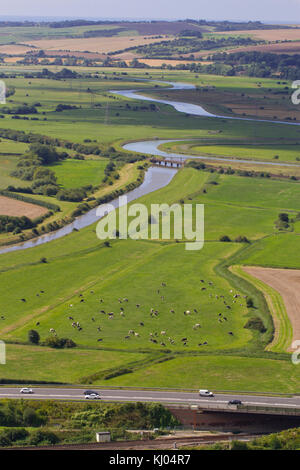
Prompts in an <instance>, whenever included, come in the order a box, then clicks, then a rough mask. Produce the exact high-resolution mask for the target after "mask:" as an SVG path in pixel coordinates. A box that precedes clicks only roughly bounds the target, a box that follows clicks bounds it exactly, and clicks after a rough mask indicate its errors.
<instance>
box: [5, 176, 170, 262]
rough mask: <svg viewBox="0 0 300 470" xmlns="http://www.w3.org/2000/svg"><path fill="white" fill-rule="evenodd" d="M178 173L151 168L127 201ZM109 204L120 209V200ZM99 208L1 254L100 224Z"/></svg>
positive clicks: (152, 189)
mask: <svg viewBox="0 0 300 470" xmlns="http://www.w3.org/2000/svg"><path fill="white" fill-rule="evenodd" d="M176 173H177V170H176V169H175V168H159V167H150V168H149V169H148V170H147V172H146V174H145V178H144V181H143V183H142V184H141V185H140V186H139V187H137V188H135V189H134V190H133V191H130V192H129V193H127V194H126V196H127V201H128V202H132V201H135V200H136V199H139V198H140V197H142V196H145V195H146V194H149V193H152V192H153V191H157V190H158V189H161V188H163V187H164V186H167V185H168V184H169V183H170V181H171V180H172V178H173V177H174V176H175V174H176ZM109 204H111V205H112V206H113V207H114V208H115V209H117V208H118V207H119V198H117V199H114V200H113V201H110V202H109ZM98 207H100V206H98ZM98 207H95V208H94V209H92V210H90V211H89V212H87V213H86V214H84V215H81V216H80V217H77V218H76V219H75V220H74V222H72V223H71V224H68V225H66V226H65V227H62V228H61V229H59V230H56V231H55V232H50V233H47V234H45V235H42V236H40V237H36V238H33V239H31V240H28V241H26V242H23V243H19V244H17V245H11V246H6V247H3V248H1V249H0V254H3V253H9V252H11V251H18V250H26V249H27V248H34V247H35V246H39V245H43V244H44V243H49V242H51V241H53V240H57V239H58V238H61V237H64V236H65V235H68V234H70V233H72V232H73V230H80V229H82V228H84V227H87V226H89V225H91V224H93V223H95V222H98V221H99V220H100V219H101V217H99V216H98V215H97V210H98Z"/></svg>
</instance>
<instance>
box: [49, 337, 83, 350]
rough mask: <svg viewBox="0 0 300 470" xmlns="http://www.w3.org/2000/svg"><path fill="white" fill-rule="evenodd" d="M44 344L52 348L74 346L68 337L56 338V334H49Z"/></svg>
mask: <svg viewBox="0 0 300 470" xmlns="http://www.w3.org/2000/svg"><path fill="white" fill-rule="evenodd" d="M44 345H45V346H49V347H50V348H54V349H63V348H75V347H76V343H74V341H73V340H72V339H69V338H58V337H57V336H49V338H47V339H46V340H45V342H44Z"/></svg>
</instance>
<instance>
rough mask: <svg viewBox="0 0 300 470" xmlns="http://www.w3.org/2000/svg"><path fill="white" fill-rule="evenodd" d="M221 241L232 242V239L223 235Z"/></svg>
mask: <svg viewBox="0 0 300 470" xmlns="http://www.w3.org/2000/svg"><path fill="white" fill-rule="evenodd" d="M219 240H220V242H231V239H230V237H228V235H222V236H221V237H220V239H219Z"/></svg>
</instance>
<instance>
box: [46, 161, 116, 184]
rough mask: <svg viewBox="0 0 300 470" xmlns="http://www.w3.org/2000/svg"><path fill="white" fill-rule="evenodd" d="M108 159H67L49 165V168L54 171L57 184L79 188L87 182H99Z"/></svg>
mask: <svg viewBox="0 0 300 470" xmlns="http://www.w3.org/2000/svg"><path fill="white" fill-rule="evenodd" d="M108 161H109V160H108V159H106V158H101V160H100V159H98V160H87V159H86V160H84V161H82V160H74V159H69V160H65V161H63V162H60V163H57V164H55V165H51V166H50V168H51V170H53V171H54V173H55V176H56V177H57V182H58V184H61V185H62V186H63V187H64V188H80V187H81V186H87V185H89V184H91V185H93V186H96V185H99V184H101V183H102V180H103V178H104V170H105V167H106V165H107V163H108Z"/></svg>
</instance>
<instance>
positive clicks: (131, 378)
mask: <svg viewBox="0 0 300 470" xmlns="http://www.w3.org/2000/svg"><path fill="white" fill-rule="evenodd" d="M6 67H7V66H1V70H3V71H5V70H8V69H7V68H6ZM49 69H51V70H52V71H55V72H56V71H58V68H55V67H49ZM25 70H27V71H32V68H30V67H27V68H21V67H15V68H14V67H12V68H11V69H10V71H11V72H14V73H16V74H17V78H10V79H8V80H7V82H8V85H11V86H15V87H16V93H15V94H14V95H13V96H12V97H11V102H9V104H8V105H9V106H17V105H19V104H22V103H24V102H26V103H28V104H30V105H32V104H34V103H36V102H39V103H40V104H41V106H39V107H38V111H39V114H37V115H36V117H37V118H38V120H37V121H32V120H28V121H27V120H22V119H19V120H12V119H11V117H10V116H9V115H6V116H5V118H4V119H2V120H1V127H3V128H9V129H16V130H23V131H25V132H35V133H39V134H43V135H48V136H51V137H59V138H63V139H68V140H70V141H71V142H78V143H83V142H84V140H86V139H91V140H92V141H94V140H96V141H97V143H98V144H99V146H100V147H101V148H104V149H105V150H107V148H108V147H109V146H110V145H113V146H114V147H115V148H116V149H117V150H120V148H121V144H122V143H123V142H125V141H130V140H139V139H154V138H155V137H158V138H170V139H171V138H176V139H178V140H180V139H185V138H187V139H190V142H191V139H194V138H195V139H197V141H196V146H197V147H196V151H199V152H202V148H203V149H206V150H207V149H209V151H211V152H213V154H216V155H224V156H226V155H227V156H228V155H230V156H232V155H233V156H235V155H237V156H242V157H243V158H251V157H252V159H253V164H254V163H255V159H257V158H259V159H266V160H271V159H272V158H273V156H275V155H278V156H279V161H282V162H287V161H292V162H295V161H296V158H297V152H298V147H299V143H298V141H299V129H298V128H297V126H286V125H281V124H274V123H254V122H251V123H250V122H247V121H235V120H225V119H223V120H222V119H214V118H200V117H193V116H189V117H187V116H186V115H184V114H183V113H178V112H176V111H175V110H174V109H173V108H171V107H170V106H166V105H159V106H158V107H157V109H156V111H153V110H151V108H150V107H149V104H147V103H146V104H145V102H140V101H133V100H127V99H125V98H121V97H116V96H114V95H112V94H111V93H110V90H113V89H121V88H124V89H135V88H139V89H142V90H145V91H147V92H151V93H154V92H155V93H157V92H158V88H154V84H153V83H152V84H151V83H146V82H145V83H143V82H140V81H139V82H137V81H135V79H136V78H153V79H162V78H164V79H165V80H178V81H186V82H189V83H195V84H196V85H197V86H198V87H200V88H203V87H207V86H209V87H216V90H213V89H212V90H211V91H209V92H208V93H209V94H210V93H211V96H210V99H211V100H212V99H213V98H214V99H216V98H217V97H218V93H221V94H223V95H224V96H225V97H226V99H227V103H230V100H232V97H233V96H235V97H236V100H237V102H238V101H240V99H241V94H242V93H244V94H248V95H249V96H250V97H251V98H249V100H250V101H251V100H253V102H254V101H255V100H257V102H258V103H259V102H260V100H264V98H263V96H264V94H265V95H266V96H267V90H268V89H272V90H273V91H276V90H280V89H281V88H282V84H278V83H277V81H276V80H265V79H261V80H258V79H255V78H253V79H252V78H242V77H226V78H224V77H220V76H215V77H214V76H205V75H199V76H196V75H195V74H193V73H190V72H185V71H160V70H151V72H150V71H145V70H138V69H137V70H132V69H130V70H127V69H126V73H127V75H126V76H125V75H122V73H124V70H123V69H104V68H99V69H97V68H93V69H91V68H87V69H84V68H77V69H76V70H77V71H78V72H79V73H81V74H83V73H89V74H90V75H89V77H85V76H82V77H81V78H79V79H76V80H66V81H63V80H49V79H41V78H39V79H37V78H30V79H29V78H26V79H24V78H23V77H20V76H18V74H19V73H20V71H22V72H24V71H25ZM34 70H41V68H39V67H37V68H34ZM96 72H98V74H96ZM159 86H160V85H159ZM88 89H89V91H88ZM90 90H92V91H93V93H94V99H93V100H91V93H90ZM163 93H165V94H167V95H169V97H168V98H169V99H171V98H172V97H176V96H177V95H175V94H173V92H171V91H169V90H164V92H163ZM205 93H206V92H203V91H201V92H199V90H196V94H198V95H197V96H198V98H197V99H198V102H200V103H202V98H203V96H204V95H205ZM268 93H269V95H268V96H269V98H268V99H269V101H270V102H271V101H272V99H275V98H274V96H271V95H272V92H268ZM194 96H195V94H193V95H189V93H187V94H186V98H187V99H186V101H188V100H189V99H190V100H192V99H194ZM228 100H229V101H228ZM204 102H205V103H204V104H205V105H209V99H207V100H206V101H205V100H204ZM251 102H252V101H251ZM60 103H64V104H71V105H75V106H77V109H72V110H68V111H63V112H61V113H57V112H55V109H56V106H57V105H58V104H60ZM95 105H97V106H95ZM225 105H226V103H225V101H224V103H223V104H222V106H223V109H224V107H226V106H225ZM209 106H210V105H209ZM228 106H229V104H228ZM250 108H251V106H250ZM250 108H249V109H250ZM215 109H216V108H215ZM220 109H221V108H220ZM285 109H288V105H287V107H286V108H285ZM297 112H298V111H297ZM42 113H45V114H42ZM29 117H30V116H29ZM44 119H47V120H46V121H45V120H44ZM274 136H275V137H274ZM200 139H201V140H200ZM204 139H206V140H204ZM254 142H256V144H257V145H256V146H255V154H254V156H253V155H252V154H251V149H252V148H253V147H252V144H253V143H254ZM2 143H3V147H1V148H3V150H0V152H1V153H2V152H3V153H4V155H3V159H2V157H0V187H5V186H7V185H8V184H13V183H12V182H11V179H10V178H11V177H10V176H9V174H10V172H11V171H12V169H13V168H14V167H15V165H16V162H17V158H18V157H17V155H16V156H14V155H9V154H12V153H16V154H22V153H23V152H24V151H26V148H27V146H26V145H25V146H24V147H21V144H18V143H17V144H15V143H12V142H1V143H0V145H2ZM204 143H205V144H206V143H209V144H210V146H207V145H205V144H204ZM19 145H20V147H19ZM9 147H10V150H9ZM199 147H200V148H199ZM203 151H204V150H203ZM106 164H107V160H106V159H104V158H99V159H93V160H92V159H90V158H89V157H88V158H87V159H86V160H84V161H77V160H73V159H72V160H71V159H69V160H66V161H64V162H62V163H61V164H59V165H54V166H52V169H53V170H54V171H55V173H56V175H57V177H58V182H59V183H60V184H61V185H63V186H65V187H67V188H72V187H76V186H82V185H84V184H94V185H96V184H99V183H100V181H101V180H102V178H103V175H104V168H105V166H106ZM249 165H251V161H250V162H249ZM2 169H3V171H2ZM137 174H138V169H137V164H135V165H127V166H125V167H123V168H122V169H121V170H120V180H118V181H116V182H115V184H114V186H111V187H106V188H101V189H100V190H99V191H98V192H97V194H96V195H97V196H101V195H103V194H105V193H107V192H109V191H111V190H113V189H115V188H120V187H124V186H125V185H126V184H127V182H128V181H133V180H135V179H136V177H137ZM17 181H18V183H19V184H18V185H20V180H17ZM14 184H16V182H15V181H14ZM22 185H23V182H22ZM298 185H299V183H298V182H294V181H289V180H273V179H266V178H254V177H253V178H246V177H240V176H237V175H222V174H219V173H213V174H211V173H210V172H209V171H205V172H204V171H198V170H194V169H192V168H185V169H184V170H182V171H179V172H178V173H177V175H176V177H175V178H174V179H173V180H172V182H171V183H170V184H169V185H168V186H167V187H165V188H163V189H161V190H159V191H157V192H155V193H152V194H149V195H148V196H145V197H143V198H141V199H140V201H139V202H141V203H144V204H146V206H147V207H148V208H149V207H150V205H151V204H153V203H162V202H165V203H169V204H171V203H176V202H177V203H178V202H180V201H181V202H182V200H184V202H186V203H192V204H193V205H195V204H196V203H201V204H205V240H206V243H205V245H204V248H203V250H201V251H199V252H188V251H186V250H185V249H184V248H185V247H184V244H183V243H176V242H175V240H171V241H162V240H159V241H142V240H139V241H134V240H126V241H123V240H116V241H113V242H111V246H110V247H105V246H104V245H103V242H101V241H100V240H98V239H97V237H96V233H95V229H96V227H95V225H92V226H90V227H86V228H85V229H82V230H80V231H79V232H73V233H72V234H70V235H68V236H66V237H63V238H61V239H59V240H56V241H54V242H51V243H49V244H45V245H41V246H39V247H36V248H34V249H29V250H26V251H23V252H13V253H8V254H5V255H1V257H0V273H1V279H2V282H1V284H0V312H1V315H0V316H1V317H2V318H1V319H0V327H1V329H0V334H1V339H3V340H6V341H9V342H10V343H9V344H8V363H7V366H5V367H3V368H1V377H3V378H9V379H24V380H26V379H27V378H28V380H30V379H31V380H49V381H51V380H52V381H53V380H54V381H55V380H62V381H68V382H82V380H83V381H86V383H87V382H91V383H97V384H103V383H105V384H112V385H131V386H132V385H137V386H138V385H139V386H150V385H151V386H157V387H179V388H180V387H183V388H184V387H192V388H198V387H199V386H200V385H201V383H202V384H203V386H205V388H206V387H207V388H212V389H224V390H248V391H251V390H256V391H269V392H271V391H278V392H281V391H284V392H287V391H289V392H291V393H292V392H295V391H297V386H298V375H297V370H296V368H295V366H293V364H292V363H291V362H289V361H288V360H287V359H288V358H289V357H288V355H287V354H286V355H284V354H282V353H283V352H284V350H285V341H283V342H281V343H280V344H279V346H278V348H277V349H276V352H274V351H275V349H274V351H273V352H271V351H269V352H267V351H265V348H266V347H267V346H268V344H267V343H268V340H269V339H270V337H271V336H272V331H271V329H272V320H271V317H270V313H269V312H268V311H264V310H263V304H262V302H260V301H259V296H258V291H257V290H255V288H254V287H252V289H253V290H251V296H252V295H253V296H254V297H255V298H254V300H255V302H256V304H257V311H256V313H257V315H259V316H261V318H263V320H264V322H266V324H267V330H268V331H267V332H266V333H265V334H258V333H257V332H253V330H249V329H246V328H244V326H245V324H246V322H247V320H248V319H249V317H250V316H251V315H253V312H252V311H251V310H248V309H247V307H246V301H245V299H244V297H243V296H244V295H245V292H246V293H248V291H247V286H248V287H249V285H250V284H249V283H247V282H246V281H244V283H243V282H241V281H239V278H237V279H235V278H234V276H233V275H232V274H231V273H228V272H227V271H226V270H225V268H224V267H223V268H222V269H221V268H220V266H221V265H222V263H224V262H225V261H227V260H228V263H230V262H231V260H232V263H233V264H239V265H243V264H249V265H253V264H258V265H263V266H272V265H276V266H279V267H291V268H293V267H299V266H300V258H299V256H298V255H297V253H298V252H299V249H298V245H299V241H298V235H297V234H298V232H299V229H300V227H299V223H298V222H297V223H293V224H292V225H291V228H290V230H291V231H290V232H289V233H278V230H277V228H276V226H275V221H276V220H277V219H278V214H279V213H280V212H283V211H284V212H287V211H288V212H289V214H290V215H291V216H293V217H294V216H295V215H296V214H297V213H298V212H299V211H300V207H299V197H298V193H299V190H298ZM204 190H205V192H204ZM33 197H34V198H37V199H42V200H45V201H50V202H54V203H56V202H57V201H56V199H54V198H49V197H46V196H33ZM60 205H61V208H62V212H61V213H60V214H59V217H63V216H65V215H67V214H69V213H70V212H71V211H72V210H73V209H74V208H75V207H76V203H67V202H62V203H61V202H60ZM57 216H58V215H54V216H52V217H53V218H51V219H49V221H51V220H53V219H54V218H55V217H57ZM292 230H293V231H292ZM223 235H227V236H229V237H230V238H231V239H232V240H234V239H235V238H236V237H238V236H239V235H243V236H246V237H247V238H248V239H249V240H250V241H251V242H252V243H251V244H240V243H234V242H232V243H221V242H220V241H219V238H220V237H221V236H223ZM1 240H3V237H2V236H1V237H0V241H1ZM42 258H46V260H47V262H46V263H42V262H41V259H42ZM201 281H204V282H201ZM239 282H240V283H239ZM210 283H211V284H210ZM162 284H166V286H164V285H162ZM42 291H43V292H42ZM235 294H239V295H240V296H241V297H240V298H234V295H235ZM256 296H257V297H256ZM21 299H25V302H24V301H22V300H21ZM125 299H128V302H127V301H126V300H125ZM82 300H83V302H82ZM101 300H102V302H101ZM224 302H225V303H224ZM227 307H230V308H227ZM122 309H123V310H122ZM151 309H153V310H151ZM187 312H190V313H187ZM111 313H113V315H109V314H111ZM271 313H272V312H271ZM273 314H274V313H273ZM71 318H72V319H73V320H72V319H71ZM274 318H275V314H274ZM73 322H79V324H80V325H81V328H82V329H81V330H79V329H78V328H74V326H72V323H73ZM196 325H197V326H196ZM51 328H54V329H55V330H56V332H57V335H58V336H59V337H67V338H71V339H73V340H74V341H75V342H76V343H77V345H78V346H77V348H76V349H74V350H53V349H49V348H45V347H40V346H36V347H33V346H29V345H28V344H26V342H27V336H28V331H29V330H30V329H36V330H37V331H38V332H39V334H40V336H41V340H42V341H44V340H45V339H46V338H47V337H48V336H49V335H50V329H51ZM286 328H287V330H286V331H288V325H286ZM132 332H133V333H132ZM184 338H186V339H184ZM150 340H152V341H150ZM17 342H18V343H20V344H16V343H17ZM278 353H281V354H280V355H279V354H278ZM20 357H23V358H24V366H22V362H21V361H19V362H18V358H20ZM168 359H170V360H168ZM159 361H162V362H161V363H158V362H159ZM57 364H61V370H60V371H57ZM121 369H127V370H130V371H131V373H128V374H125V373H124V371H123V373H122V371H121ZM109 370H113V371H114V373H115V374H114V375H115V377H114V378H111V379H109V380H105V382H104V377H105V374H106V372H107V371H109ZM120 371H121V373H120ZM287 383H288V385H287Z"/></svg>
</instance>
